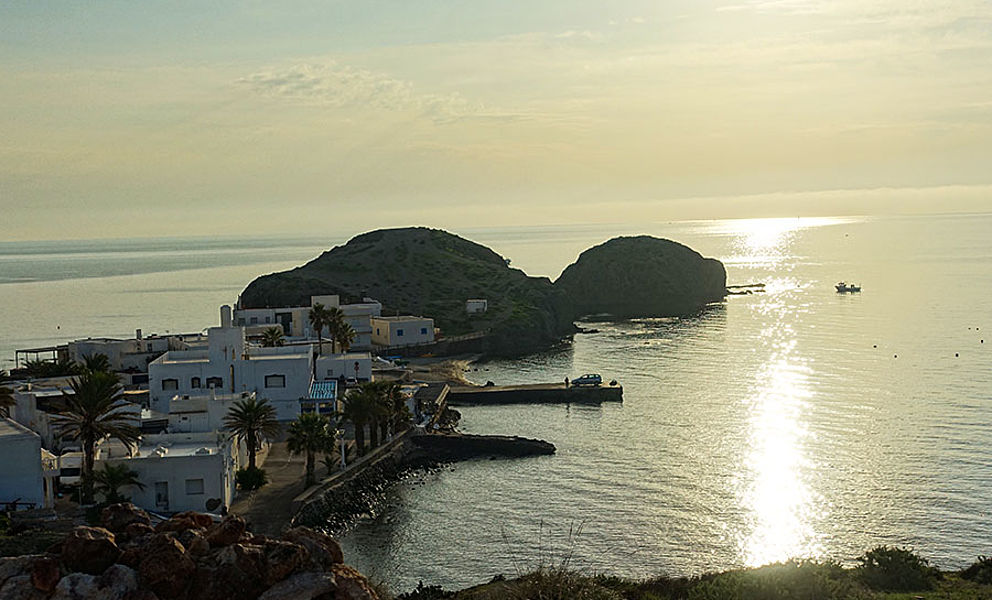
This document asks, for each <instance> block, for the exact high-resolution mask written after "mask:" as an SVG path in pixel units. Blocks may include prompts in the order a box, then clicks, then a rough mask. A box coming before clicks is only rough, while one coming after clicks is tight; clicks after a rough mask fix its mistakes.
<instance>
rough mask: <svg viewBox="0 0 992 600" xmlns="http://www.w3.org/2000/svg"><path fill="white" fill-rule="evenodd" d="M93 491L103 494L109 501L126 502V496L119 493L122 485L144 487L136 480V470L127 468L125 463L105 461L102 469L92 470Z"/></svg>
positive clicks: (140, 488)
mask: <svg viewBox="0 0 992 600" xmlns="http://www.w3.org/2000/svg"><path fill="white" fill-rule="evenodd" d="M93 483H95V484H96V486H95V491H97V492H100V493H101V494H103V498H104V499H105V500H106V501H107V502H109V503H111V504H115V503H117V502H127V501H128V498H125V497H124V496H122V495H121V493H120V489H121V488H122V487H130V486H134V487H136V488H138V489H139V490H143V489H145V484H143V483H141V481H140V480H138V472H137V471H132V470H131V469H129V468H127V465H124V464H119V465H112V464H109V463H105V464H104V465H103V468H102V469H97V470H96V471H93Z"/></svg>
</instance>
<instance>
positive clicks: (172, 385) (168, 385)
mask: <svg viewBox="0 0 992 600" xmlns="http://www.w3.org/2000/svg"><path fill="white" fill-rule="evenodd" d="M162 389H163V390H166V391H168V390H178V389H179V380H178V379H163V380H162Z"/></svg>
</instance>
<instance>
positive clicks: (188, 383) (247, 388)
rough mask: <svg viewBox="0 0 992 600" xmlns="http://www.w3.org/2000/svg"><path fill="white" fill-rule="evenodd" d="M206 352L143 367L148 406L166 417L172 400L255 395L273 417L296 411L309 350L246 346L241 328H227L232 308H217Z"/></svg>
mask: <svg viewBox="0 0 992 600" xmlns="http://www.w3.org/2000/svg"><path fill="white" fill-rule="evenodd" d="M207 346H208V348H207V350H206V351H202V350H186V351H171V350H170V351H169V352H166V353H165V354H163V355H162V356H161V357H159V358H158V359H156V360H155V361H153V362H152V363H151V364H150V365H148V380H149V381H148V394H149V404H150V406H149V407H150V408H151V409H152V410H154V411H157V412H160V413H169V412H171V411H170V409H169V403H170V402H171V400H172V398H174V397H176V396H180V397H181V396H196V395H203V394H205V393H209V390H211V389H214V390H216V392H217V393H229V394H241V393H245V392H255V393H257V394H258V395H259V396H260V397H262V398H266V399H268V400H269V401H270V402H271V403H272V405H273V406H274V407H275V409H276V413H277V415H278V418H279V419H280V420H283V421H289V420H293V419H295V418H296V416H297V415H298V414H299V413H300V404H299V403H300V400H301V399H303V398H304V397H305V396H306V394H307V393H308V391H309V387H310V381H311V379H312V378H313V367H314V364H313V355H312V353H311V351H310V347H309V346H302V347H301V346H284V347H278V348H255V347H249V346H248V345H247V343H246V342H245V331H244V328H243V327H235V326H232V324H231V308H230V307H229V306H223V307H221V326H220V327H211V328H210V329H209V330H208V331H207Z"/></svg>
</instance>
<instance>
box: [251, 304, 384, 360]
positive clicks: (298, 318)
mask: <svg viewBox="0 0 992 600" xmlns="http://www.w3.org/2000/svg"><path fill="white" fill-rule="evenodd" d="M239 304H240V303H239ZM317 304H322V305H324V307H325V308H330V307H337V308H340V309H341V312H342V313H344V320H345V322H346V323H348V324H349V325H351V328H352V329H353V330H354V331H355V340H354V341H353V342H352V344H351V348H353V349H355V350H368V349H371V348H372V321H371V320H372V318H373V317H377V316H379V315H380V314H382V304H381V303H379V302H378V301H376V300H373V299H372V298H364V299H363V300H362V302H358V303H354V304H341V299H340V297H339V296H337V295H326V296H311V297H310V306H287V307H282V308H240V306H239V307H238V308H236V309H235V310H234V323H235V324H236V325H238V326H240V327H245V328H246V329H247V332H248V335H249V336H252V335H261V333H262V332H263V331H264V330H265V329H267V328H269V327H274V326H276V325H278V326H280V327H282V331H283V335H285V336H286V337H287V339H289V340H290V341H299V340H316V339H317V332H315V331H313V327H312V326H311V325H310V309H311V308H313V307H314V306H316V305H317ZM329 334H330V332H329V331H328V330H327V329H326V328H325V329H324V331H323V335H324V337H328V336H329Z"/></svg>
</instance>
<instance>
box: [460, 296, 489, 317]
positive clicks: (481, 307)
mask: <svg viewBox="0 0 992 600" xmlns="http://www.w3.org/2000/svg"><path fill="white" fill-rule="evenodd" d="M487 310H489V302H488V301H487V300H486V299H485V298H469V299H468V300H466V301H465V312H466V313H468V314H470V315H481V314H483V313H485V312H486V311H487Z"/></svg>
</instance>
